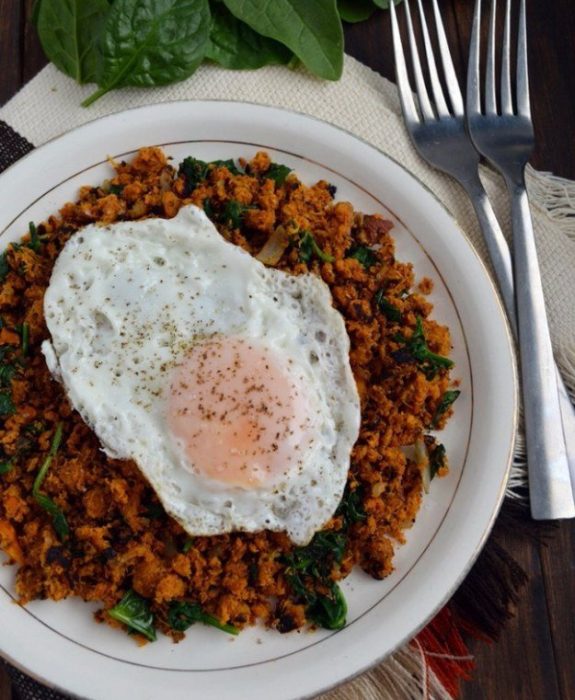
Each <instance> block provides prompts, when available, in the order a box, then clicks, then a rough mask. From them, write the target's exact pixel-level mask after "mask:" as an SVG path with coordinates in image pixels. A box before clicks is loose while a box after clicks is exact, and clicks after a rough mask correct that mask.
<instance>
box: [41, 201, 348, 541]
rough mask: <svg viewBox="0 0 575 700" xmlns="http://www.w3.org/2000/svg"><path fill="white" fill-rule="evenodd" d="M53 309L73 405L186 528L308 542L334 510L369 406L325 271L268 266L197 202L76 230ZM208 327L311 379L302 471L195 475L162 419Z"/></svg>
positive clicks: (60, 371)
mask: <svg viewBox="0 0 575 700" xmlns="http://www.w3.org/2000/svg"><path fill="white" fill-rule="evenodd" d="M44 310H45V317H46V322H47V325H48V329H49V331H50V334H51V342H50V341H46V342H45V343H44V344H43V346H42V350H43V352H44V355H45V357H46V361H47V363H48V366H49V367H50V370H51V371H52V373H53V375H54V376H55V377H57V378H58V379H59V381H61V383H62V384H63V385H64V387H65V390H66V393H67V395H68V397H69V400H70V402H71V403H72V405H73V406H74V408H75V409H76V410H77V411H79V413H80V414H81V416H82V418H83V419H84V421H85V422H86V423H87V424H88V425H90V426H91V428H92V429H93V430H94V431H95V433H96V434H97V436H98V438H99V439H100V441H101V444H102V449H103V450H104V451H105V452H106V454H108V455H109V456H111V457H116V458H121V459H132V460H134V461H135V462H136V463H137V464H138V467H139V468H140V470H141V472H142V473H143V474H144V476H145V477H146V479H147V480H148V481H149V483H150V484H151V485H152V487H153V488H154V490H155V491H156V493H157V495H158V497H159V499H160V500H161V502H162V504H163V506H164V508H165V509H166V511H167V512H168V513H169V514H170V515H172V516H173V517H174V518H175V519H176V520H178V521H179V522H180V523H181V525H182V526H183V527H184V529H185V530H186V531H187V532H189V533H190V534H192V535H212V534H219V533H224V532H230V531H234V530H244V531H248V532H254V531H258V530H262V529H270V530H276V531H285V532H287V533H288V535H289V536H290V538H291V539H292V540H293V541H294V542H295V543H296V544H306V543H307V542H309V540H310V539H311V537H312V536H313V534H314V533H315V532H316V531H317V530H319V529H321V527H322V526H323V525H324V524H325V523H326V522H327V521H328V520H329V518H330V517H331V516H332V515H333V513H334V512H335V510H336V508H337V505H338V503H339V501H340V500H341V496H342V494H343V489H344V487H345V483H346V478H347V473H348V469H349V462H350V452H351V448H352V446H353V444H354V442H355V440H356V439H357V435H358V431H359V422H360V406H359V398H358V394H357V389H356V385H355V381H354V378H353V375H352V372H351V368H350V364H349V338H348V336H347V333H346V330H345V325H344V322H343V319H342V317H341V315H340V314H339V313H338V312H337V311H336V310H335V309H334V308H333V307H332V302H331V295H330V292H329V289H328V287H327V286H326V285H325V284H324V282H323V281H322V280H320V279H318V278H317V277H315V276H313V275H301V276H294V275H290V274H287V273H285V272H282V271H279V270H275V269H272V268H266V267H265V266H264V265H263V264H261V263H260V262H258V261H257V260H256V259H254V258H253V257H252V256H250V255H249V254H248V253H247V252H245V251H244V250H242V249H241V248H239V247H237V246H234V245H232V244H231V243H228V242H227V241H225V240H224V239H223V238H222V236H221V235H220V234H219V233H218V231H217V230H216V228H215V227H214V225H213V224H212V223H211V222H210V221H209V219H208V218H207V217H206V215H205V214H204V212H203V211H202V210H200V209H198V208H197V207H195V206H192V205H190V206H187V207H184V208H182V209H181V210H180V212H179V213H178V215H177V216H176V217H175V218H173V219H169V220H166V219H159V218H158V219H145V220H142V221H137V222H120V223H116V224H112V225H110V226H106V227H101V226H95V225H92V226H88V227H86V228H84V229H82V230H81V231H79V232H77V233H76V234H74V235H73V236H72V237H71V238H70V240H69V241H68V242H67V243H66V245H65V247H64V249H63V250H62V252H61V253H60V255H59V257H58V259H57V261H56V264H55V266H54V270H53V272H52V277H51V280H50V285H49V287H48V289H47V291H46V294H45V298H44ZM213 334H221V335H223V336H240V337H244V338H248V339H257V340H263V341H265V343H266V344H267V345H268V346H269V347H271V348H272V349H273V350H274V351H276V352H277V353H278V354H279V355H280V356H281V357H284V358H285V359H286V362H287V361H289V362H290V366H291V367H293V368H294V369H293V371H295V372H297V373H298V375H299V377H300V378H302V379H303V382H304V385H305V386H306V387H307V388H308V398H309V400H310V402H311V414H312V415H311V416H310V420H311V421H312V425H313V428H314V438H315V439H314V440H313V444H312V445H311V447H310V448H309V449H308V450H307V452H306V454H305V455H303V457H302V467H301V468H300V469H298V470H293V471H291V472H290V473H288V474H287V475H286V476H283V475H282V477H281V479H279V480H278V479H276V480H275V481H273V482H272V483H267V484H266V485H263V486H260V487H258V488H245V487H239V486H235V487H234V486H229V485H226V484H223V483H221V482H218V481H217V480H213V479H209V478H206V477H205V476H201V475H200V474H197V473H196V474H195V473H191V471H193V465H187V464H186V457H185V455H184V452H183V450H182V449H181V448H180V446H179V445H178V443H177V441H175V440H174V439H173V438H172V437H171V435H170V431H169V429H168V427H167V424H166V402H167V395H166V394H167V392H168V391H169V386H170V382H169V375H170V371H171V370H172V369H173V368H174V367H175V366H177V365H178V363H179V362H180V361H181V360H182V358H183V357H185V354H186V351H188V350H189V348H190V347H191V345H192V344H193V343H194V340H195V339H196V341H197V339H198V338H205V337H206V336H210V335H213ZM190 466H191V467H192V469H190Z"/></svg>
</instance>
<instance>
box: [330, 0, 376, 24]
mask: <svg viewBox="0 0 575 700" xmlns="http://www.w3.org/2000/svg"><path fill="white" fill-rule="evenodd" d="M376 9H377V8H376V6H375V5H374V3H373V2H372V1H371V0H337V10H338V12H339V16H340V17H341V18H342V20H343V21H344V22H350V23H352V24H353V23H355V22H363V21H364V20H365V19H369V18H370V17H371V15H372V14H373V13H374V12H375V11H376Z"/></svg>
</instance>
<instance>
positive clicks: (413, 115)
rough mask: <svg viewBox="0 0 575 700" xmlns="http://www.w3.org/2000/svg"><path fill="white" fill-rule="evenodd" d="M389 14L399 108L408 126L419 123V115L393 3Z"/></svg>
mask: <svg viewBox="0 0 575 700" xmlns="http://www.w3.org/2000/svg"><path fill="white" fill-rule="evenodd" d="M389 11H390V13H391V34H392V38H393V55H394V60H395V75H396V77H397V86H398V88H399V96H400V98H401V106H402V109H403V115H404V117H405V121H406V122H407V124H408V126H409V125H411V124H418V123H419V115H418V113H417V110H416V108H415V103H414V101H413V94H412V92H411V85H410V83H409V78H408V76H407V66H406V65H405V56H404V53H403V45H402V43H401V34H400V33H399V25H398V23H397V16H396V14H395V3H394V2H392V3H391V5H390V6H389Z"/></svg>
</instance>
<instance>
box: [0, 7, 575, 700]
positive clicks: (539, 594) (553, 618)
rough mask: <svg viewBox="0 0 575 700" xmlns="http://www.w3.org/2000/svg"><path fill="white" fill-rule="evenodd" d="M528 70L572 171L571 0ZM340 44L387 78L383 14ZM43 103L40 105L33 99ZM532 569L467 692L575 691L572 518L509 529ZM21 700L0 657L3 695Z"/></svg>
mask: <svg viewBox="0 0 575 700" xmlns="http://www.w3.org/2000/svg"><path fill="white" fill-rule="evenodd" d="M32 5H33V0H0V66H1V70H0V105H2V104H4V103H5V102H6V101H7V100H9V99H10V97H11V96H12V95H14V94H15V93H16V92H17V90H18V89H19V88H20V87H21V86H22V85H23V84H24V83H26V82H27V81H28V80H30V78H32V77H33V76H34V75H35V74H36V73H37V72H38V71H39V70H40V69H41V68H42V67H43V66H44V65H45V63H46V59H45V58H44V56H43V54H42V51H41V48H40V46H39V44H38V41H37V38H36V34H35V31H34V28H33V27H32V26H31V24H30V22H29V18H30V14H31V9H32ZM440 6H441V10H442V13H443V16H444V18H445V23H446V30H447V34H448V40H449V43H450V46H451V47H452V51H453V55H454V62H455V66H456V70H457V72H458V75H459V77H460V79H461V80H463V77H464V75H465V69H466V68H465V67H466V61H467V52H468V46H469V34H470V27H471V16H472V12H473V2H472V1H471V0H440ZM528 26H529V71H530V83H531V91H532V110H533V121H534V126H535V133H536V142H537V145H536V149H535V152H534V154H533V157H532V160H531V163H532V165H533V166H534V167H536V168H537V169H539V170H545V171H551V172H554V173H555V174H557V175H561V176H563V177H567V178H570V179H575V133H574V131H575V129H574V125H575V98H574V96H575V3H573V0H551V1H550V2H544V1H543V0H530V1H529V0H528ZM346 50H347V51H348V53H350V54H351V55H353V56H355V57H356V58H357V59H359V60H360V61H362V62H363V63H365V64H367V65H368V66H370V67H371V68H373V69H374V70H376V71H378V72H379V73H381V74H382V75H384V76H385V77H387V78H391V79H393V71H394V68H393V57H392V52H391V34H390V25H389V16H388V14H387V13H383V12H382V13H378V14H377V15H375V16H374V17H373V18H372V19H371V20H370V21H368V22H365V23H362V24H359V25H354V26H348V27H346ZM39 107H41V106H40V105H39ZM0 198H1V193H0ZM507 545H508V546H509V548H510V550H511V551H512V552H513V554H514V556H515V557H516V558H517V560H518V561H519V563H520V564H521V565H522V566H523V567H524V569H525V570H526V571H527V573H528V574H529V577H530V582H529V584H528V587H527V588H526V589H525V590H524V592H523V595H522V598H521V603H520V605H519V606H518V610H517V613H516V616H515V618H514V619H513V620H512V621H511V622H510V623H509V624H508V625H507V627H506V628H505V630H504V632H503V634H502V636H501V639H500V640H499V642H498V643H497V644H493V645H486V644H483V643H479V642H475V643H474V642H472V648H473V652H474V654H475V656H476V664H477V666H476V672H475V676H474V680H473V682H471V683H466V684H465V685H464V687H463V688H462V697H463V698H464V699H465V700H480V699H485V700H499V699H505V700H515V699H516V698H517V699H519V700H554V699H555V698H562V699H564V700H571V699H572V698H575V524H574V522H573V521H571V522H562V523H560V524H559V526H558V528H557V530H556V533H555V536H554V537H553V538H552V539H551V540H550V541H549V542H548V543H547V544H546V545H541V544H537V543H535V542H530V541H526V540H525V538H522V537H520V536H518V534H517V533H509V535H508V542H507ZM10 698H12V700H18V698H17V696H16V693H12V692H11V689H10V683H9V680H8V678H7V676H6V673H5V671H4V670H3V669H2V667H1V664H0V700H10Z"/></svg>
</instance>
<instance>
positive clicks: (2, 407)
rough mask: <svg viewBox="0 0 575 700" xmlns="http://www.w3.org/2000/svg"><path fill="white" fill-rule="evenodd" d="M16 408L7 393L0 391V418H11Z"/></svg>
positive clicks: (9, 394)
mask: <svg viewBox="0 0 575 700" xmlns="http://www.w3.org/2000/svg"><path fill="white" fill-rule="evenodd" d="M15 410H16V407H15V406H14V402H13V401H12V394H11V393H10V392H9V391H0V416H11V415H12V414H13V413H14V411H15Z"/></svg>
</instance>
